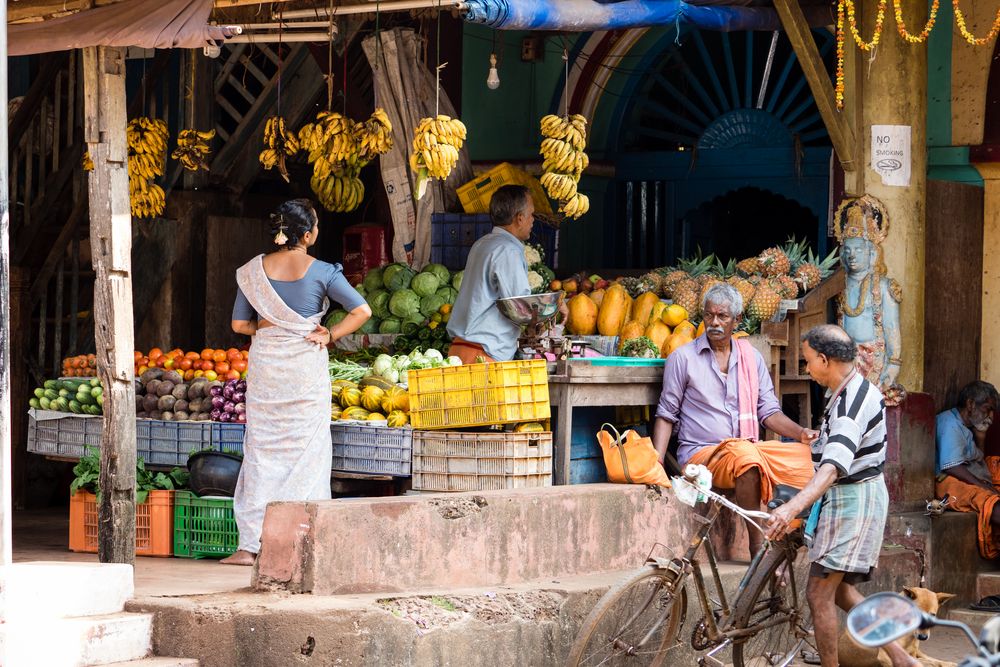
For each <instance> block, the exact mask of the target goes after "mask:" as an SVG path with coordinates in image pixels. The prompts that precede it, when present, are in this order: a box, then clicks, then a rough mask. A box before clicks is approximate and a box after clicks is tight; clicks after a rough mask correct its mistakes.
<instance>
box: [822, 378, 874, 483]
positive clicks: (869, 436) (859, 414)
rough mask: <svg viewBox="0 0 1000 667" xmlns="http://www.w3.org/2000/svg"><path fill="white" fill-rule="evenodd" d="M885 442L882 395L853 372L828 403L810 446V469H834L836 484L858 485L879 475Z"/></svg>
mask: <svg viewBox="0 0 1000 667" xmlns="http://www.w3.org/2000/svg"><path fill="white" fill-rule="evenodd" d="M886 442H887V438H886V430H885V401H884V400H883V398H882V392H880V391H879V390H878V388H877V387H875V386H874V385H873V384H872V383H870V382H869V381H868V380H866V379H865V378H864V376H862V375H861V373H858V372H857V371H855V372H853V373H852V374H851V375H849V376H848V377H847V378H846V379H845V381H844V384H842V385H841V386H840V387H838V388H837V391H835V392H834V393H833V396H832V397H831V398H830V401H829V403H827V406H826V411H825V412H824V413H823V424H822V425H821V426H820V432H819V437H818V438H816V440H814V441H813V444H812V461H813V466H814V467H815V468H816V469H817V470H819V467H820V466H822V465H823V464H824V463H829V464H831V465H833V466H834V467H836V468H837V471H838V473H839V474H838V479H837V484H853V483H855V482H860V481H862V480H865V479H869V478H871V477H875V476H877V475H879V474H881V472H882V466H883V465H884V464H885V452H886Z"/></svg>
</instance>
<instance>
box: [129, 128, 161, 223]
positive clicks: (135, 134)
mask: <svg viewBox="0 0 1000 667" xmlns="http://www.w3.org/2000/svg"><path fill="white" fill-rule="evenodd" d="M167 138H168V132H167V124H166V123H165V122H163V121H162V120H160V119H156V120H153V119H152V118H146V117H144V116H140V117H139V118H134V119H132V120H131V121H129V124H128V128H127V129H126V142H127V144H128V190H129V198H130V201H131V205H132V215H133V216H135V217H137V218H151V217H153V216H157V215H161V214H162V213H163V209H164V207H165V206H166V196H165V194H164V192H163V188H161V187H160V186H159V185H157V184H156V183H154V182H153V181H154V180H156V178H157V177H159V176H163V169H164V165H165V163H166V160H167Z"/></svg>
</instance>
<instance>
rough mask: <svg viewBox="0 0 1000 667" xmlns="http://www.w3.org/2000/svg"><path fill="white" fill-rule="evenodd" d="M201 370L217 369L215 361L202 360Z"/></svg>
mask: <svg viewBox="0 0 1000 667" xmlns="http://www.w3.org/2000/svg"><path fill="white" fill-rule="evenodd" d="M201 370H203V371H212V370H215V362H214V361H202V362H201Z"/></svg>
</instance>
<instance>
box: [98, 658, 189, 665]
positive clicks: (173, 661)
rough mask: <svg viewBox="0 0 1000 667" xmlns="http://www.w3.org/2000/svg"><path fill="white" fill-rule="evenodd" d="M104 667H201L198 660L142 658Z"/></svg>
mask: <svg viewBox="0 0 1000 667" xmlns="http://www.w3.org/2000/svg"><path fill="white" fill-rule="evenodd" d="M103 667H199V663H198V659H197V658H158V657H157V658H142V659H140V660H129V661H128V662H113V663H110V664H107V665H103Z"/></svg>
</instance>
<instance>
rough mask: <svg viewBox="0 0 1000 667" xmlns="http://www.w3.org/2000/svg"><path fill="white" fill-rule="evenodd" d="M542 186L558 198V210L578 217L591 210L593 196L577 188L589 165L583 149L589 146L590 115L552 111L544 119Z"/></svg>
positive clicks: (553, 196)
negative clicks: (559, 113) (561, 113)
mask: <svg viewBox="0 0 1000 667" xmlns="http://www.w3.org/2000/svg"><path fill="white" fill-rule="evenodd" d="M541 130H542V136H543V137H544V139H542V147H541V150H540V151H539V153H541V155H542V157H543V158H544V161H543V162H542V171H543V172H544V173H542V177H541V179H539V180H540V181H541V184H542V187H544V188H545V191H546V192H547V193H548V195H549V197H551V198H552V199H555V200H556V201H558V202H559V212H560V213H562V214H564V215H565V216H566V217H567V218H573V219H576V218H579V217H580V216H582V215H583V214H585V213H586V212H587V211H589V210H590V198H588V197H587V195H585V194H583V193H582V192H577V190H576V188H577V184H578V183H579V182H580V175H581V174H583V171H584V170H585V169H586V168H587V167H588V166H589V165H590V159H589V158H588V157H587V154H586V153H584V152H583V151H584V149H585V148H586V147H587V119H586V118H584V117H583V116H581V115H580V114H578V113H577V114H573V115H572V116H562V117H560V116H556V115H553V114H549V115H547V116H543V117H542V121H541Z"/></svg>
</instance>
